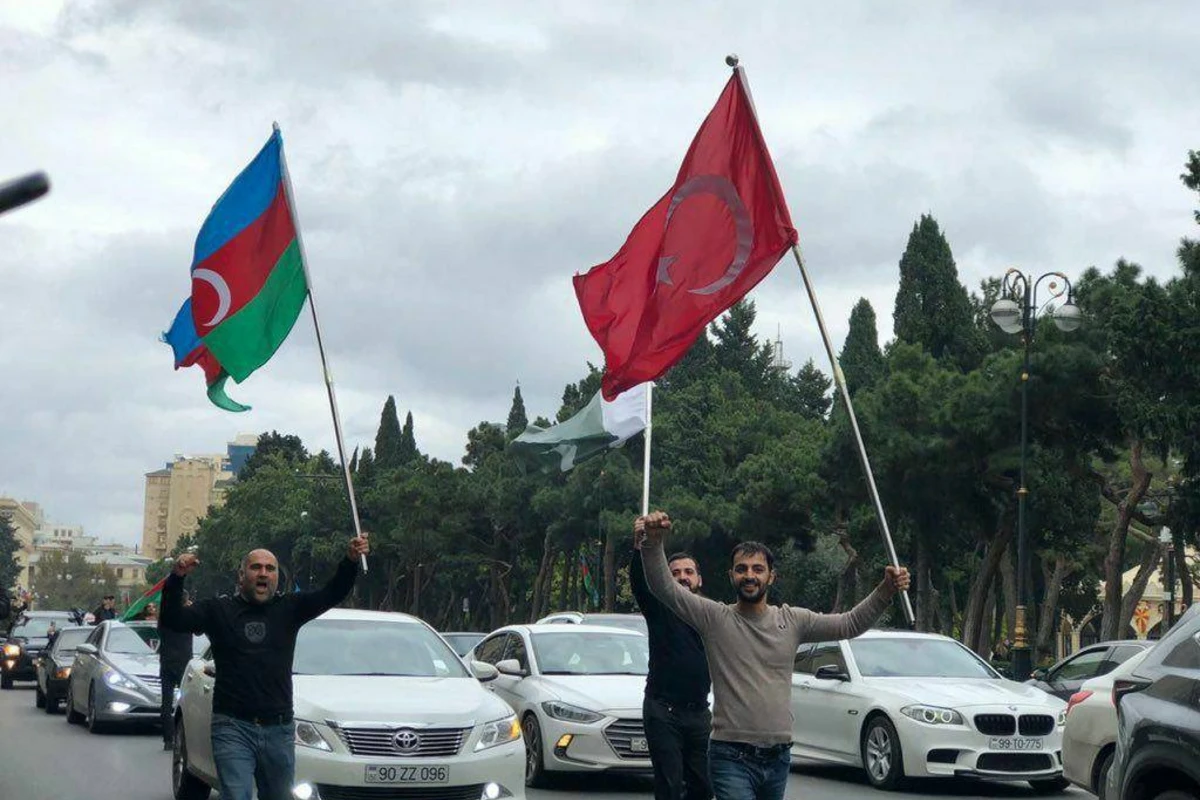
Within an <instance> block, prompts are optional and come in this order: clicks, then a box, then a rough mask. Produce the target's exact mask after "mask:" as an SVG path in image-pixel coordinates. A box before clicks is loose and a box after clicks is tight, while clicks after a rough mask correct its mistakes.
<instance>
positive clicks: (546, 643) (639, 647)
mask: <svg viewBox="0 0 1200 800" xmlns="http://www.w3.org/2000/svg"><path fill="white" fill-rule="evenodd" d="M533 652H534V655H535V656H536V657H537V663H538V665H539V667H540V668H541V671H542V674H543V675H645V674H646V673H647V672H649V669H650V640H649V639H647V638H646V637H645V636H630V635H629V634H621V633H601V632H598V631H597V632H592V631H589V632H582V631H570V630H561V629H556V630H555V631H553V632H551V631H545V632H541V631H537V632H534V633H533Z"/></svg>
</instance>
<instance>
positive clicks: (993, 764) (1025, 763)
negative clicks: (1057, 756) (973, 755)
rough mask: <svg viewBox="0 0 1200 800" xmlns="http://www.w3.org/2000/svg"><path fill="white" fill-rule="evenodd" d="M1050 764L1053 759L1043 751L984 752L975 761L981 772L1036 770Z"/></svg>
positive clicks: (1045, 767)
mask: <svg viewBox="0 0 1200 800" xmlns="http://www.w3.org/2000/svg"><path fill="white" fill-rule="evenodd" d="M1052 766H1054V761H1053V760H1052V759H1051V757H1050V756H1048V755H1046V754H1045V753H984V754H982V755H981V756H979V759H978V760H977V761H976V762H975V769H977V770H980V771H982V772H1038V771H1040V770H1043V769H1050V768H1051V767H1052Z"/></svg>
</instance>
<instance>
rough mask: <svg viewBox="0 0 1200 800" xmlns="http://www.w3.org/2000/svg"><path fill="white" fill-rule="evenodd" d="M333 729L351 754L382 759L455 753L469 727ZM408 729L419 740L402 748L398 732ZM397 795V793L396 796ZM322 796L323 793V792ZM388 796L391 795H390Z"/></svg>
mask: <svg viewBox="0 0 1200 800" xmlns="http://www.w3.org/2000/svg"><path fill="white" fill-rule="evenodd" d="M334 730H335V731H337V735H338V736H339V737H340V738H341V740H342V744H344V745H346V749H348V750H349V751H350V752H351V753H353V754H354V755H356V756H380V757H384V758H435V757H442V758H445V757H447V756H456V755H458V751H459V750H460V749H461V748H462V745H463V741H464V740H466V738H467V734H468V733H470V732H471V729H470V728H407V727H405V726H403V725H397V726H388V727H379V728H343V727H341V726H335V727H334ZM402 730H405V731H411V732H413V733H415V734H416V735H417V737H418V739H419V741H418V743H417V744H416V746H415V747H412V748H405V749H401V748H400V747H399V746H398V745H397V744H396V734H397V733H398V732H399V731H402ZM399 796H400V795H397V797H399ZM322 797H324V795H322ZM389 797H390V795H389Z"/></svg>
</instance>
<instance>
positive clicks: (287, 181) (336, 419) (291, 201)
mask: <svg viewBox="0 0 1200 800" xmlns="http://www.w3.org/2000/svg"><path fill="white" fill-rule="evenodd" d="M271 127H272V128H273V129H274V130H275V132H277V133H278V132H279V123H278V122H274V123H272V124H271ZM279 165H280V169H281V171H282V172H283V192H284V195H285V196H286V197H287V204H288V211H290V212H291V214H292V220H293V221H294V223H295V226H296V246H297V247H298V248H299V249H300V264H301V266H302V267H303V269H304V282H305V283H306V284H308V308H309V310H310V311H311V312H312V321H313V330H314V331H316V334H317V351H318V352H319V353H320V354H321V372H322V373H323V374H324V376H325V389H326V392H327V393H328V394H329V410H330V412H331V413H332V414H333V434H334V437H335V438H336V439H337V448H338V458H339V459H341V461H342V474H343V475H344V476H345V479H346V494H347V495H348V496H349V497H350V514H351V515H352V516H353V517H354V535H355V536H362V535H363V532H362V522H361V521H360V520H359V518H358V502H357V501H356V500H355V499H354V480H353V479H352V478H351V477H350V462H349V461H347V460H346V443H345V440H344V439H343V437H342V419H341V415H340V414H338V405H337V395H336V394H335V393H334V391H333V376H332V374H331V373H330V371H329V360H328V359H327V358H326V356H325V345H324V343H323V341H322V339H321V325H320V323H319V322H318V321H317V298H316V296H315V295H314V294H313V282H312V275H311V274H309V271H308V257H307V256H306V255H305V253H304V237H303V236H302V235H301V233H300V218H299V217H298V216H297V215H296V199H295V195H294V194H293V192H292V176H291V174H290V173H289V172H288V168H287V157H286V156H285V155H284V153H283V147H282V146H281V147H280V148H279ZM359 560H360V563H361V564H362V570H363V572H366V571H367V556H366V554H365V553H363V554H359Z"/></svg>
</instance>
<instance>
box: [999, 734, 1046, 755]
mask: <svg viewBox="0 0 1200 800" xmlns="http://www.w3.org/2000/svg"><path fill="white" fill-rule="evenodd" d="M988 748H989V749H991V750H1011V751H1014V752H1016V751H1025V750H1041V749H1042V740H1041V739H1033V738H1029V737H1023V736H1006V737H1004V738H999V737H993V738H992V739H989V740H988Z"/></svg>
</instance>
